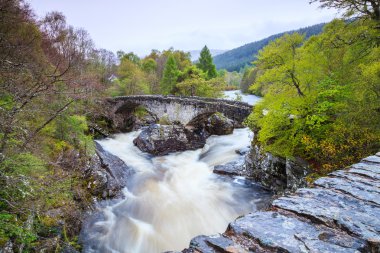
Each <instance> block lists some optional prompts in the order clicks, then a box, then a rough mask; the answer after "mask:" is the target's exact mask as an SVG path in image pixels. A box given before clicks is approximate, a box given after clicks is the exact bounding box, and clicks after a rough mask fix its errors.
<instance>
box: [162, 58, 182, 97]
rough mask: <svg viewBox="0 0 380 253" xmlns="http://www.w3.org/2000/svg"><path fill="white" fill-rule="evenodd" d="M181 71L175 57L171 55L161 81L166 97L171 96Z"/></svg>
mask: <svg viewBox="0 0 380 253" xmlns="http://www.w3.org/2000/svg"><path fill="white" fill-rule="evenodd" d="M178 75H179V70H178V66H177V62H176V60H175V59H174V56H173V55H170V56H169V58H168V60H167V62H166V65H165V69H164V74H163V77H162V80H161V92H162V94H164V95H167V94H171V93H172V91H173V88H174V87H175V85H176V83H177V79H178Z"/></svg>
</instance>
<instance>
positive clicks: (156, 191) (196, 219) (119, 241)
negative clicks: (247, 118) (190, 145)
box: [82, 129, 270, 253]
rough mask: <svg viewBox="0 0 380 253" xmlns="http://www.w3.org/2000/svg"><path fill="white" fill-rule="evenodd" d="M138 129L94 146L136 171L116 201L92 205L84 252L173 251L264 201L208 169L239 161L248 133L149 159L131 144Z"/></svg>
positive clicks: (254, 190)
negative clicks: (100, 146)
mask: <svg viewBox="0 0 380 253" xmlns="http://www.w3.org/2000/svg"><path fill="white" fill-rule="evenodd" d="M138 134H139V132H138V131H137V132H132V133H127V134H118V135H115V136H114V138H108V139H105V140H101V141H99V143H100V144H101V145H102V146H103V148H104V149H105V150H107V151H109V152H110V153H112V154H114V155H116V156H118V157H120V158H121V159H122V160H123V161H125V163H126V164H127V165H128V166H130V167H132V168H134V169H135V170H136V171H137V173H136V174H135V176H134V177H133V178H132V179H131V180H130V182H128V187H126V188H125V189H124V191H123V194H124V198H122V199H118V200H113V201H103V202H101V203H99V206H98V211H97V212H96V213H95V214H93V215H92V217H91V218H90V219H89V221H87V224H86V225H85V226H84V229H83V231H82V233H84V234H85V239H84V252H105V253H106V252H113V253H116V252H120V253H155V252H163V251H168V250H181V249H183V248H185V247H187V246H188V245H189V242H190V240H191V239H192V238H193V237H195V236H197V235H201V234H204V235H211V234H215V233H218V232H223V231H225V229H226V227H227V225H228V223H229V222H231V221H233V220H234V219H235V218H237V217H238V216H239V215H242V214H245V213H248V212H251V211H253V210H255V209H256V207H257V205H260V204H262V203H263V202H266V201H268V199H269V198H270V194H269V193H267V192H266V191H264V190H263V189H262V188H261V187H260V186H258V185H256V184H253V183H251V182H249V181H246V180H245V179H244V178H239V177H236V178H235V179H234V180H229V179H228V178H226V177H221V176H218V175H216V174H214V173H213V172H212V170H213V166H214V165H219V164H225V163H227V162H230V161H233V160H235V159H237V158H238V157H239V155H238V154H237V153H236V152H235V151H236V150H239V149H242V148H245V147H248V146H249V144H250V139H251V132H250V131H249V130H248V129H235V130H234V132H233V134H231V135H227V136H211V137H210V138H208V140H207V144H206V146H205V147H204V148H203V149H198V150H195V151H185V152H178V153H173V154H169V155H166V156H161V157H152V156H150V155H148V154H146V153H143V152H141V151H140V150H139V149H138V148H137V147H135V146H134V145H133V143H132V141H133V139H134V138H136V137H137V135H138Z"/></svg>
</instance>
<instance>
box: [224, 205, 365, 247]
mask: <svg viewBox="0 0 380 253" xmlns="http://www.w3.org/2000/svg"><path fill="white" fill-rule="evenodd" d="M227 233H229V234H234V235H235V236H236V235H239V236H242V237H249V238H250V239H251V240H253V241H257V242H258V243H259V244H260V245H261V246H263V247H264V248H266V249H268V250H269V249H271V251H270V252H292V253H297V252H300V253H301V252H326V253H327V252H331V253H338V252H341V253H346V252H352V253H354V252H357V251H363V250H365V248H366V243H365V242H364V241H362V240H360V239H356V238H354V237H352V236H349V235H347V234H346V233H344V232H341V231H338V230H335V229H331V228H328V227H326V226H321V225H315V224H312V223H310V222H306V221H302V220H300V219H298V218H295V217H289V216H285V215H282V214H279V213H277V212H257V213H254V214H249V215H246V216H243V217H241V218H238V219H237V220H236V221H234V222H232V223H231V224H230V225H229V229H228V231H227Z"/></svg>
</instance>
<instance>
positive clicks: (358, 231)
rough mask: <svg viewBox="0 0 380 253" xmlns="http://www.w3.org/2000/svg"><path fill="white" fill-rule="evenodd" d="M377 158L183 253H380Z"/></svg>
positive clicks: (201, 238) (379, 155)
mask: <svg viewBox="0 0 380 253" xmlns="http://www.w3.org/2000/svg"><path fill="white" fill-rule="evenodd" d="M379 180H380V153H377V154H376V155H375V156H370V157H367V158H364V159H363V160H362V161H361V162H360V163H357V164H353V165H352V166H350V167H349V168H348V169H345V170H340V171H335V172H333V173H331V174H330V175H329V176H327V177H324V178H320V179H318V180H317V181H315V183H314V186H313V188H302V189H299V190H297V191H296V193H295V194H293V195H290V196H285V197H281V198H279V199H277V200H275V201H274V202H273V203H272V207H271V208H269V209H268V211H265V212H262V211H260V212H253V213H251V214H248V215H244V216H242V217H240V218H238V219H236V220H235V221H234V222H232V223H230V224H229V225H228V228H227V230H226V231H225V232H224V233H222V234H216V235H213V236H198V237H196V238H194V239H193V240H192V241H191V242H190V247H189V248H188V249H185V250H183V251H182V252H183V253H190V252H199V253H206V252H207V253H222V252H331V253H336V252H342V253H343V252H344V253H346V252H371V253H375V252H380V202H379V199H380V185H379Z"/></svg>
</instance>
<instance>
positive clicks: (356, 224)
mask: <svg viewBox="0 0 380 253" xmlns="http://www.w3.org/2000/svg"><path fill="white" fill-rule="evenodd" d="M273 205H274V206H275V207H278V208H282V209H285V210H289V211H292V212H294V213H296V214H299V215H302V216H307V217H309V218H310V219H312V220H314V221H317V222H321V223H323V224H326V225H328V226H336V225H337V226H338V227H340V228H342V229H344V230H346V231H349V232H350V233H352V234H355V235H357V236H358V237H359V238H362V239H365V240H366V241H367V242H370V241H371V242H375V243H374V245H375V246H376V247H379V245H380V233H379V231H380V207H379V206H378V205H373V204H371V203H369V202H366V201H362V200H359V199H357V198H354V197H352V196H349V195H346V194H343V193H339V192H336V191H333V190H330V189H319V188H313V189H299V190H298V191H297V192H296V195H294V196H290V197H282V198H279V199H277V200H275V201H274V202H273Z"/></svg>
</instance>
